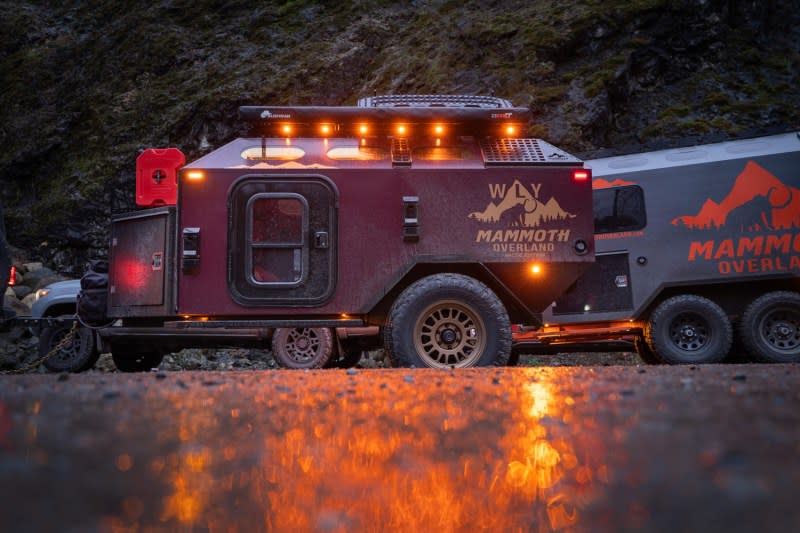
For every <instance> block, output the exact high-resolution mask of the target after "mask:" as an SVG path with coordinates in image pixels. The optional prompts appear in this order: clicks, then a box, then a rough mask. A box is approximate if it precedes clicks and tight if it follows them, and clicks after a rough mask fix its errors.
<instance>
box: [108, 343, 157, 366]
mask: <svg viewBox="0 0 800 533" xmlns="http://www.w3.org/2000/svg"><path fill="white" fill-rule="evenodd" d="M111 359H112V360H113V361H114V366H116V367H117V370H119V371H120V372H147V371H149V370H151V369H153V368H156V367H158V365H160V364H161V360H162V359H164V354H162V353H160V352H154V351H149V350H146V349H144V348H139V347H135V346H134V347H130V346H125V347H122V346H112V347H111Z"/></svg>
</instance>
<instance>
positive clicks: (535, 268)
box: [531, 263, 542, 276]
mask: <svg viewBox="0 0 800 533" xmlns="http://www.w3.org/2000/svg"><path fill="white" fill-rule="evenodd" d="M531 274H533V275H534V276H539V275H541V274H542V265H540V264H539V263H534V264H532V265H531Z"/></svg>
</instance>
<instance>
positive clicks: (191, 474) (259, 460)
mask: <svg viewBox="0 0 800 533" xmlns="http://www.w3.org/2000/svg"><path fill="white" fill-rule="evenodd" d="M489 372H490V371H489V370H486V369H482V370H471V369H468V370H464V371H456V372H442V371H433V370H431V371H427V370H421V371H420V370H417V371H415V372H414V373H413V375H411V379H409V380H403V379H402V378H403V376H397V375H396V374H395V379H394V380H393V381H392V383H391V385H390V386H381V383H380V381H381V379H383V378H384V377H385V376H387V375H390V374H382V373H375V374H370V375H369V376H368V377H364V378H363V379H358V378H361V377H362V376H361V375H359V376H350V375H347V374H346V373H344V372H340V371H322V372H316V373H300V372H294V373H293V372H277V371H276V372H271V373H267V374H260V375H258V376H256V375H254V374H250V375H248V374H244V373H243V374H242V381H245V380H247V381H248V383H250V385H251V389H248V390H253V391H255V392H254V393H253V394H252V397H251V398H250V405H248V406H245V405H242V404H234V403H233V402H232V401H230V400H229V399H228V398H227V397H226V395H225V390H224V388H222V387H220V388H218V389H216V390H209V395H210V396H209V397H206V398H201V397H198V396H194V395H187V394H181V393H176V394H175V396H174V397H172V398H170V399H169V403H170V404H171V405H172V409H173V415H172V416H173V417H175V416H176V414H177V424H176V428H175V430H174V432H172V433H170V434H164V435H158V436H157V437H156V438H157V439H159V441H162V443H163V446H160V448H161V449H173V450H175V452H173V453H171V454H170V455H168V456H166V457H164V458H163V459H162V460H159V461H151V462H150V463H149V464H150V468H149V469H148V470H149V472H151V473H152V475H157V476H158V477H159V478H161V479H163V480H164V482H165V483H166V486H167V487H169V494H168V495H166V496H165V497H164V498H163V500H162V509H161V512H160V515H159V516H158V519H159V522H158V523H156V524H153V525H154V526H155V527H156V528H159V527H160V528H167V529H169V528H172V527H175V528H178V529H180V528H184V527H190V528H193V529H207V530H209V531H225V532H240V531H241V532H246V531H265V530H266V531H320V530H324V531H364V532H372V531H375V532H377V531H409V532H411V531H415V532H416V531H437V532H439V531H444V532H456V531H465V532H466V531H481V530H483V531H523V530H524V531H541V532H548V531H565V530H566V531H589V530H591V525H590V524H584V525H583V528H582V529H581V528H578V529H575V528H576V527H577V526H580V525H581V522H580V520H581V509H583V508H584V507H585V506H586V505H587V504H589V503H590V502H591V501H592V500H593V499H594V498H596V497H597V492H596V487H595V485H596V484H597V483H600V482H603V481H604V480H605V482H607V481H608V479H609V477H610V476H611V473H610V472H608V467H606V466H605V465H604V463H603V461H602V455H603V452H604V450H605V446H606V445H605V444H604V443H602V442H599V441H598V440H597V439H596V438H594V437H593V432H592V431H591V424H592V422H591V421H586V420H583V421H582V420H580V419H579V417H575V416H573V415H572V413H571V411H572V410H573V409H574V408H575V402H574V400H573V401H570V402H568V401H567V398H568V397H567V396H566V395H564V394H563V393H562V392H561V391H560V390H559V387H558V385H556V384H555V383H554V381H553V380H552V378H551V374H549V373H548V372H546V371H541V370H539V369H524V370H523V369H520V370H519V371H515V372H514V373H513V374H505V373H504V374H502V376H503V377H502V381H501V380H500V378H497V380H496V382H497V383H502V385H497V384H495V385H494V388H492V389H488V388H482V387H475V388H474V389H471V388H466V384H469V383H471V382H472V381H477V380H484V381H488V382H490V383H491V374H488V373H489ZM276 376H280V379H277V378H276ZM487 376H488V377H487ZM509 376H511V377H510V378H509ZM397 378H399V379H397ZM242 386H245V385H242ZM331 391H340V392H339V393H332V392H331ZM204 392H205V391H204ZM570 399H571V397H570ZM161 400H162V401H163V398H162V399H161ZM565 419H577V421H575V422H573V423H575V424H583V425H585V426H587V427H586V428H584V429H586V431H581V432H580V433H576V432H575V428H572V430H571V431H563V430H559V427H561V424H562V422H561V421H562V420H565ZM209 435H217V436H219V435H224V439H225V440H224V442H215V441H213V440H209V439H208V436H209ZM570 435H571V436H572V437H568V436H570ZM575 435H579V436H578V437H575ZM218 438H219V437H218ZM232 502H235V505H234V504H233V503H232ZM226 509H227V513H228V514H226ZM233 512H235V513H236V515H235V516H230V514H229V513H233ZM130 514H132V515H133V514H135V515H136V516H137V524H138V525H139V526H143V525H146V524H143V520H145V517H143V516H141V514H140V513H138V512H136V513H130ZM115 520H116V522H115V524H118V525H120V526H122V525H125V524H124V523H123V522H124V521H125V517H124V516H122V517H119V518H115ZM141 529H143V530H147V529H148V528H147V527H141Z"/></svg>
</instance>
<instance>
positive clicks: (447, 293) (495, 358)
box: [384, 273, 511, 368]
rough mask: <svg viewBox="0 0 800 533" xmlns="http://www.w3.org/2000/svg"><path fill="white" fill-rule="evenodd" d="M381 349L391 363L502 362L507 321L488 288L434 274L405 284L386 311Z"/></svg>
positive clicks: (460, 364) (507, 354)
mask: <svg viewBox="0 0 800 533" xmlns="http://www.w3.org/2000/svg"><path fill="white" fill-rule="evenodd" d="M384 347H385V349H386V351H387V353H388V354H389V357H390V359H391V361H392V364H393V366H401V367H433V368H450V367H471V366H505V365H506V364H508V361H509V358H510V356H511V323H510V321H509V318H508V313H507V312H506V309H505V307H504V306H503V303H502V302H501V301H500V299H499V298H498V297H497V295H496V294H495V293H494V292H492V290H491V289H489V287H487V286H486V285H484V284H483V283H481V282H480V281H478V280H476V279H474V278H470V277H468V276H464V275H461V274H451V273H447V274H434V275H432V276H428V277H425V278H422V279H419V280H417V281H415V282H414V283H412V284H411V285H409V286H408V287H407V288H406V289H405V290H404V291H403V292H402V293H400V296H398V297H397V299H396V300H395V302H394V304H393V305H392V308H391V310H390V311H389V321H388V324H387V326H386V328H385V329H384Z"/></svg>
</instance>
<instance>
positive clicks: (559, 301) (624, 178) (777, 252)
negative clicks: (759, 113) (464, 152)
mask: <svg viewBox="0 0 800 533" xmlns="http://www.w3.org/2000/svg"><path fill="white" fill-rule="evenodd" d="M586 166H587V167H589V168H590V169H591V170H592V174H593V179H594V183H593V185H594V194H593V196H594V217H595V244H596V262H595V264H594V265H593V266H592V267H591V268H590V269H589V270H588V271H587V272H586V273H585V274H583V275H582V276H581V277H580V278H579V279H578V280H577V281H576V283H575V284H574V285H572V286H571V287H570V288H569V289H568V290H567V291H565V292H564V293H563V294H562V295H560V296H559V297H558V298H556V299H555V300H554V302H553V305H551V306H550V307H549V308H548V309H547V310H546V311H545V312H544V313H543V318H544V321H545V324H546V326H545V327H541V328H535V329H532V330H530V329H529V330H527V331H521V332H518V333H516V334H515V351H517V352H519V351H522V352H524V351H537V350H540V349H542V348H544V347H547V348H548V349H550V350H552V349H553V348H554V347H556V346H561V347H562V349H564V350H569V349H571V347H572V346H574V345H575V344H576V343H582V344H586V343H591V342H600V341H603V342H606V341H610V340H615V339H628V340H632V341H634V344H635V347H636V350H637V351H638V352H639V354H640V355H641V357H642V358H643V359H644V360H645V361H647V362H652V363H662V362H667V363H690V364H693V363H712V362H719V361H722V360H723V359H725V358H726V357H727V356H728V355H729V354H732V355H734V356H736V357H737V358H741V356H743V355H745V354H747V355H749V356H750V357H752V358H754V359H756V360H759V361H765V362H800V233H799V232H798V230H799V229H800V135H798V134H797V133H784V134H779V135H771V136H767V137H760V138H755V139H742V140H736V141H729V142H724V143H715V144H706V145H702V146H695V147H688V148H673V149H668V150H659V151H654V152H646V153H640V154H633V155H627V156H617V157H609V158H604V159H597V160H593V161H586Z"/></svg>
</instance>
